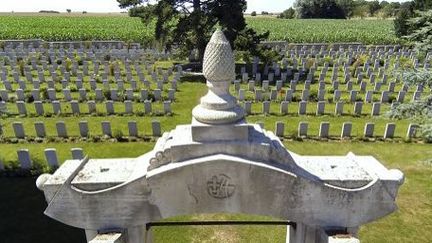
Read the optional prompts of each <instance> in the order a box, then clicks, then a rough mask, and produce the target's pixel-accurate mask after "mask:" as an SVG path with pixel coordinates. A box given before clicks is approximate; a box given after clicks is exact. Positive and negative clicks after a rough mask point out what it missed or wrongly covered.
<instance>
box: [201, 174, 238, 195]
mask: <svg viewBox="0 0 432 243" xmlns="http://www.w3.org/2000/svg"><path fill="white" fill-rule="evenodd" d="M235 189H236V186H235V185H234V184H232V183H231V178H230V177H229V176H227V175H224V174H219V175H215V176H213V177H212V178H211V179H210V180H209V181H208V182H207V191H208V193H209V195H210V196H212V197H214V198H218V199H225V198H229V197H231V196H232V195H233V194H234V192H235Z"/></svg>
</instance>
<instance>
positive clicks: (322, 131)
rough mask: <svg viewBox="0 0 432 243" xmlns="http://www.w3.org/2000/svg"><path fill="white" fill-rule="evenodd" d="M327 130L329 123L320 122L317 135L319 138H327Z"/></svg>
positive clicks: (328, 129) (328, 130)
mask: <svg viewBox="0 0 432 243" xmlns="http://www.w3.org/2000/svg"><path fill="white" fill-rule="evenodd" d="M329 132H330V123H329V122H321V124H320V129H319V134H318V136H319V137H320V138H328V137H329Z"/></svg>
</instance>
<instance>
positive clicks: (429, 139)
mask: <svg viewBox="0 0 432 243" xmlns="http://www.w3.org/2000/svg"><path fill="white" fill-rule="evenodd" d="M420 130H421V136H422V138H423V141H425V142H426V143H432V123H428V124H423V125H421V126H420Z"/></svg>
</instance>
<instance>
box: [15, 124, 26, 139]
mask: <svg viewBox="0 0 432 243" xmlns="http://www.w3.org/2000/svg"><path fill="white" fill-rule="evenodd" d="M12 127H13V130H14V134H15V137H16V138H21V139H24V138H25V136H26V135H25V132H24V126H23V124H22V122H14V123H12Z"/></svg>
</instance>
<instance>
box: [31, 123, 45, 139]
mask: <svg viewBox="0 0 432 243" xmlns="http://www.w3.org/2000/svg"><path fill="white" fill-rule="evenodd" d="M34 127H35V131H36V137H39V138H44V137H46V131H45V124H44V123H43V122H35V124H34Z"/></svg>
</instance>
